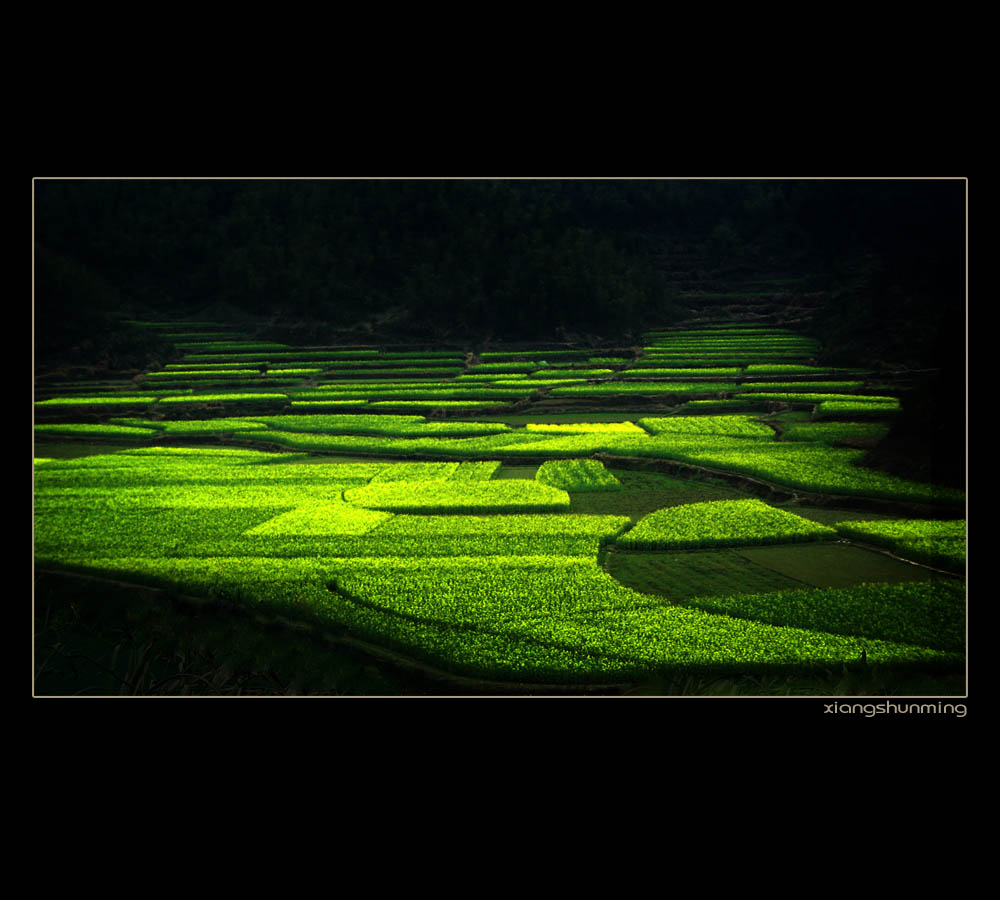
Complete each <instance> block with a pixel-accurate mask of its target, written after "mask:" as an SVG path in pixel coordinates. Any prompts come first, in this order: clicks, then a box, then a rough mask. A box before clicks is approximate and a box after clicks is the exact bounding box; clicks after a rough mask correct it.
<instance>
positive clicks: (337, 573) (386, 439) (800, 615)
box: [34, 329, 966, 686]
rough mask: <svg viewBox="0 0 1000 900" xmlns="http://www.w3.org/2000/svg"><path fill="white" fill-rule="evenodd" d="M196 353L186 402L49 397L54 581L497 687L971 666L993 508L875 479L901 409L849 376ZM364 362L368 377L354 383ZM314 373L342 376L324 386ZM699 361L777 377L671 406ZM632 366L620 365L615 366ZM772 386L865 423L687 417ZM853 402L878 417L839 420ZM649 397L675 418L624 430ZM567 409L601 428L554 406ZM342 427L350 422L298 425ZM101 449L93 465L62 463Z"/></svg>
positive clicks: (651, 419) (43, 425)
mask: <svg viewBox="0 0 1000 900" xmlns="http://www.w3.org/2000/svg"><path fill="white" fill-rule="evenodd" d="M202 330H203V331H204V329H202ZM177 333H178V334H181V335H183V331H178V332H177ZM185 344H186V345H187V347H186V349H188V350H189V351H190V352H189V354H188V356H187V357H185V363H184V364H186V365H190V366H192V367H194V366H198V367H199V368H191V369H188V370H183V369H179V368H174V369H170V370H169V371H167V370H164V373H160V374H159V377H154V378H150V379H149V382H148V383H149V384H156V385H164V384H169V385H170V386H171V387H172V388H174V387H176V388H179V389H181V390H183V391H184V392H183V393H171V392H166V393H164V392H162V391H159V390H152V391H136V390H134V389H133V390H131V391H129V392H127V394H126V393H123V395H122V396H121V397H119V398H117V399H116V398H115V397H114V396H113V392H109V393H108V395H107V396H103V395H100V394H99V393H93V394H89V395H85V396H84V397H82V398H81V397H71V396H70V395H69V394H68V393H66V394H63V395H61V396H53V397H45V398H44V399H42V400H39V401H38V404H39V405H38V407H37V409H38V416H39V420H38V421H37V422H36V426H35V438H36V453H35V457H36V458H35V472H34V529H35V530H34V549H35V562H36V566H37V567H40V568H42V569H47V570H59V571H63V572H78V573H86V574H89V575H97V576H100V577H102V578H108V579H114V580H117V581H123V582H128V583H139V584H148V585H156V586H163V587H167V588H170V589H172V590H176V591H178V592H181V593H184V594H190V595H192V596H197V597H200V598H203V599H206V600H209V601H224V602H226V603H236V604H238V605H240V606H242V607H243V608H245V609H247V610H251V611H258V612H261V613H266V614H267V615H272V616H274V615H277V616H281V617H284V618H286V619H288V620H294V621H300V622H303V623H307V624H308V625H309V626H310V627H311V628H314V629H318V630H320V631H323V630H326V631H328V632H330V633H331V634H336V635H338V636H340V637H341V638H343V639H345V640H348V641H350V640H354V641H358V642H362V643H363V644H364V645H366V646H374V647H382V648H385V649H386V650H387V651H391V652H392V653H394V654H398V655H399V656H401V657H404V658H406V659H408V660H411V661H413V662H414V664H417V665H421V666H426V667H429V668H433V669H434V670H435V671H440V672H444V673H451V674H453V675H455V676H461V677H465V678H472V679H480V680H483V681H486V682H498V683H499V682H506V683H514V684H523V685H557V686H558V685H563V686H569V685H619V684H622V683H634V682H639V681H643V680H648V679H651V678H657V677H664V676H677V675H681V674H683V675H691V674H697V675H701V676H705V677H711V676H718V675H746V674H757V675H770V674H774V673H810V672H825V671H830V670H831V669H834V670H836V669H837V668H838V667H845V666H852V665H855V664H856V663H857V662H858V660H859V659H862V658H863V659H864V660H865V661H866V664H867V665H876V666H880V667H884V668H886V669H890V670H891V669H898V670H900V671H920V672H945V673H948V672H955V671H960V670H961V669H962V667H963V666H964V660H965V655H964V649H965V643H964V639H965V617H966V601H965V588H964V578H963V575H964V563H965V554H964V548H965V525H964V520H963V508H964V494H963V493H962V492H961V491H956V490H954V489H945V488H941V487H937V486H933V485H928V484H920V483H914V482H910V481H907V480H905V479H901V478H897V477H894V476H890V475H887V474H885V473H882V472H879V471H876V470H874V469H868V468H863V467H861V466H859V465H858V462H859V460H860V458H861V456H862V455H863V451H861V450H858V449H856V448H854V447H853V446H851V445H850V441H851V440H852V439H854V440H864V439H867V440H872V439H875V438H877V437H879V436H880V435H882V434H884V432H885V429H886V427H887V423H888V421H890V416H889V413H888V410H887V408H891V407H892V401H893V398H891V397H890V398H888V399H887V400H881V401H880V400H875V399H874V396H876V395H872V396H865V395H864V393H863V392H864V391H865V390H866V385H865V382H864V381H859V380H857V375H856V374H853V373H851V374H849V375H848V373H845V375H844V377H843V378H841V379H840V380H839V381H837V380H833V381H827V380H826V379H828V378H835V376H836V375H837V374H838V373H837V372H836V371H835V370H831V369H821V368H818V367H815V366H810V365H808V364H806V363H804V362H799V360H803V359H808V357H809V355H810V353H811V352H813V350H814V347H813V345H812V344H810V343H809V342H808V341H805V340H803V339H801V338H798V337H797V336H794V335H790V334H783V333H779V330H774V333H771V334H768V333H767V332H766V331H764V332H752V331H750V330H745V331H741V330H738V329H737V330H734V331H732V332H727V331H724V330H721V329H720V330H716V331H715V332H713V333H711V334H702V335H698V334H691V333H688V334H682V333H677V335H676V336H675V337H671V336H670V334H668V333H663V334H651V335H650V336H649V338H648V344H647V346H646V351H645V352H644V354H643V356H642V357H641V358H640V359H639V360H636V361H635V362H636V363H638V362H641V361H642V360H645V361H646V362H650V361H656V363H657V365H656V366H655V367H653V368H647V369H645V370H644V369H643V368H642V367H641V366H639V365H634V366H632V367H631V368H625V369H623V368H621V366H628V365H629V364H630V363H631V362H632V361H630V360H628V359H626V358H624V357H613V356H601V355H600V354H597V353H594V354H591V355H589V356H588V355H587V354H586V353H583V354H582V355H573V354H571V353H570V354H567V355H566V356H565V357H561V356H559V355H558V351H557V350H556V349H555V348H554V349H553V351H552V352H547V353H544V355H543V352H542V351H539V352H538V353H536V354H534V356H533V357H532V358H529V356H530V355H529V354H520V355H519V354H517V353H516V352H513V353H511V354H509V355H510V357H511V358H510V359H506V356H507V355H508V354H499V353H498V354H496V355H494V356H487V355H486V354H483V355H482V356H481V357H478V358H471V357H467V356H466V355H465V354H462V353H457V352H455V351H441V353H440V354H437V355H435V354H434V352H433V351H431V350H428V349H421V350H414V351H413V352H412V353H410V354H406V355H404V354H403V353H396V354H391V353H386V352H383V353H378V352H377V351H365V350H357V349H355V350H350V349H345V350H342V351H341V352H340V355H338V354H337V352H336V351H335V350H333V349H329V348H328V349H327V350H326V351H325V352H326V354H327V355H326V357H323V356H322V355H321V352H320V351H318V350H317V351H308V350H302V351H298V352H296V351H295V349H294V348H286V347H284V346H282V345H274V344H270V343H267V342H257V343H253V342H244V343H238V342H236V343H234V342H226V341H218V342H212V341H188V342H185V341H183V340H181V341H180V343H179V344H178V346H179V347H182V348H183V347H184V345H185ZM348 353H357V354H359V355H358V356H357V357H354V359H355V360H363V361H364V362H365V363H366V364H368V365H366V366H365V367H363V369H362V367H357V366H356V367H355V371H354V378H352V379H350V380H343V379H341V378H340V375H339V374H338V371H337V369H339V368H340V367H341V366H345V365H347V366H349V365H350V364H351V363H350V360H351V359H352V357H350V356H345V355H343V354H348ZM445 353H451V354H452V356H451V357H448V356H445V355H443V354H445ZM279 354H288V355H287V356H281V355H279ZM310 354H312V355H313V358H315V359H320V362H319V363H317V364H316V365H315V366H314V365H312V363H310V364H309V367H308V369H306V368H305V367H304V366H303V367H302V368H301V369H300V368H299V365H300V363H302V362H304V361H305V360H306V359H308V358H309V356H310ZM672 354H680V355H683V357H684V358H685V359H690V358H692V357H696V358H698V359H700V360H701V361H703V362H706V363H710V362H712V361H713V360H714V359H717V358H719V354H728V355H729V356H730V357H733V358H737V359H740V360H744V359H746V360H751V361H752V360H753V359H760V360H762V362H759V363H757V364H755V365H754V364H753V363H752V362H746V363H744V364H742V365H738V366H727V367H725V368H722V367H718V366H712V365H706V366H705V368H704V371H705V372H706V373H711V375H712V376H716V377H719V376H721V377H722V378H720V379H719V380H716V381H714V382H707V381H684V380H676V381H669V380H667V379H669V378H670V377H676V378H678V379H690V378H691V377H692V369H691V368H690V367H688V366H677V367H674V368H675V369H676V375H671V374H670V370H671V368H672V362H671V360H672V359H673V358H674V357H673V355H672ZM500 357H503V359H501V358H500ZM609 359H611V360H615V361H616V362H617V361H618V360H620V361H621V366H618V367H616V368H605V367H601V368H597V367H595V365H593V363H594V362H596V361H598V360H609ZM279 360H280V365H278V364H277V363H278V361H279ZM324 360H325V361H324ZM345 360H346V361H347V362H345ZM588 360H589V362H588ZM241 361H243V362H244V363H246V364H248V367H247V368H245V369H243V370H241V371H236V369H237V367H238V364H239V363H240V362H241ZM442 361H444V362H446V363H447V365H448V366H449V367H450V368H448V369H447V371H446V372H443V371H442V365H441V364H442ZM772 361H773V362H772ZM269 364H273V365H274V368H271V365H269ZM177 365H180V364H177ZM227 365H230V366H232V367H233V369H234V371H227V369H226V368H225V367H226V366H227ZM257 366H259V369H267V370H268V371H259V370H258V371H257V372H256V374H255V373H254V367H257ZM553 366H558V368H553ZM574 366H575V368H574ZM211 367H217V368H211ZM751 369H752V371H751ZM362 370H363V371H365V372H370V373H372V375H373V378H372V379H371V380H364V379H361V378H359V377H358V373H359V372H361V371H362ZM644 371H645V372H646V373H647V374H646V375H643V372H644ZM623 372H625V373H627V376H626V377H627V380H621V379H619V375H620V374H621V373H623ZM768 372H773V373H774V375H775V376H776V377H777V378H788V377H789V376H790V375H801V376H803V377H807V378H809V379H810V380H808V381H801V382H790V381H777V380H776V381H775V382H773V383H772V385H771V387H773V389H774V392H773V393H774V394H775V395H778V394H782V395H784V396H785V397H795V398H811V399H810V400H794V399H790V400H789V401H788V403H787V408H797V407H799V406H801V404H802V403H809V402H812V403H813V404H815V406H816V407H817V408H819V407H822V408H824V409H827V410H829V409H831V407H830V405H829V404H831V403H836V402H841V403H842V404H843V406H844V407H846V409H840V408H836V409H835V411H836V412H838V413H840V414H841V415H839V416H838V420H837V421H836V422H824V423H819V422H817V423H816V424H812V423H806V422H798V423H797V424H791V425H789V424H788V423H787V422H783V421H782V420H781V418H780V413H775V412H774V411H773V410H768V409H767V408H765V405H763V403H762V405H761V406H760V407H759V408H758V409H756V410H754V411H749V412H748V411H739V412H719V411H717V410H708V411H702V410H703V408H700V407H698V406H695V405H694V404H691V403H689V402H688V400H686V399H685V397H690V398H701V397H703V396H704V395H705V394H706V393H707V394H708V396H710V397H715V398H716V400H717V401H718V402H727V401H728V400H730V399H734V398H735V397H738V396H740V395H742V394H750V395H754V394H764V395H767V394H769V393H770V392H768V391H767V390H766V389H767V387H768V383H767V382H763V381H761V379H762V377H766V375H767V373H768ZM392 373H395V377H394V376H393V374H392ZM665 373H666V374H665ZM151 374H155V373H151ZM421 374H423V375H426V376H427V377H428V378H429V379H436V380H428V381H426V382H421V381H414V380H412V379H413V378H414V376H419V375H421ZM512 375H522V376H525V377H523V378H522V379H520V382H522V386H521V387H516V385H517V384H518V382H519V379H517V378H512V377H511V376H512ZM470 376H475V377H470ZM566 377H569V378H571V379H572V378H576V379H577V383H575V384H572V385H567V382H566ZM734 377H735V378H737V379H738V380H737V381H733V380H732V379H734ZM817 377H822V378H823V379H824V380H823V381H822V382H820V381H818V380H817ZM848 377H850V378H853V379H854V380H853V381H852V380H848ZM228 378H232V384H231V385H227V384H226V383H225V382H226V379H228ZM302 378H304V379H306V380H307V381H308V383H306V381H299V380H298V379H302ZM645 378H648V381H645V380H643V379H645ZM286 379H287V380H288V381H289V382H290V386H284V385H279V386H277V387H275V386H273V385H271V384H269V383H268V382H269V381H271V380H274V381H280V382H284V381H285V380H286ZM722 379H724V380H722ZM187 380H190V381H191V384H188V383H186V382H187ZM257 381H260V382H261V384H262V385H266V387H261V388H259V389H258V388H257V387H252V388H251V387H249V386H248V385H251V384H254V382H257ZM706 385H709V387H708V388H707V389H706ZM841 394H843V395H844V396H849V397H857V401H856V403H855V404H854V406H853V407H852V406H851V403H848V402H846V401H830V400H828V399H827V398H828V397H830V396H839V395H841ZM637 395H638V396H640V397H641V398H642V399H643V401H644V402H647V403H654V404H655V403H660V402H661V399H662V398H663V397H667V398H668V399H667V400H666V401H664V403H663V405H661V406H660V407H658V408H657V407H656V406H654V407H652V408H651V411H649V412H648V413H643V412H642V411H637V412H635V413H634V414H626V413H613V412H609V410H608V409H607V407H606V406H605V405H603V404H605V403H606V398H607V397H609V396H611V397H615V396H620V397H621V403H622V404H623V408H625V409H627V408H628V406H627V404H628V403H629V402H630V400H629V398H631V397H634V396H637ZM559 398H567V400H569V401H570V402H572V403H580V402H586V401H587V399H588V398H592V399H593V400H594V401H595V402H599V403H600V404H602V405H601V406H600V407H599V408H595V411H593V412H592V413H591V415H590V416H589V417H588V415H587V411H586V410H585V409H583V410H580V409H578V408H577V411H575V412H569V411H567V410H562V411H554V412H551V413H549V414H546V413H545V412H542V411H539V410H538V409H535V408H534V407H536V406H537V405H538V404H540V403H554V402H556V401H557V400H558V399H559ZM581 398H582V400H581ZM328 402H329V403H336V404H351V405H350V406H346V407H344V408H338V409H336V411H331V412H326V411H316V408H315V407H310V406H296V405H295V404H322V403H328ZM106 405H110V407H109V409H108V411H106V412H104V413H99V412H95V413H88V414H92V415H99V416H101V420H100V421H99V422H95V421H92V420H90V421H79V420H78V419H77V420H74V415H75V413H74V412H73V411H74V410H77V409H81V408H82V409H87V410H88V411H89V410H97V409H99V408H101V407H103V406H106ZM117 405H122V406H127V407H129V409H128V410H127V413H128V414H127V415H123V414H122V413H119V412H117V411H116V410H115V406H117ZM407 407H409V408H407ZM318 408H319V409H320V410H322V409H323V407H318ZM549 408H550V409H551V408H552V407H549ZM851 409H855V410H858V415H857V421H855V422H852V420H851V418H850V414H851ZM60 410H63V411H64V414H63V415H62V417H61V418H60V416H59V411H60ZM469 413H472V415H471V416H470V415H468V414H469ZM880 414H881V418H880ZM822 417H823V416H822V415H817V416H815V418H816V419H820V418H822ZM873 419H875V420H877V421H873ZM81 442H85V445H86V447H87V448H88V450H87V453H86V455H82V454H79V453H73V454H68V453H62V452H60V448H61V447H62V448H65V447H70V446H75V445H78V444H80V443H81ZM100 442H104V444H103V446H102V445H101V443H100ZM95 449H96V451H97V452H94V451H95ZM667 468H669V469H670V470H671V471H670V474H668V473H667V472H666V471H665V470H666V469H667ZM761 488H763V489H764V491H763V493H761ZM861 502H863V503H865V504H869V505H868V506H865V507H864V510H865V511H864V512H862V511H861V508H857V509H856V508H854V507H852V503H855V504H857V503H861ZM872 503H874V504H876V510H877V504H878V503H883V504H885V512H883V513H879V512H878V511H875V512H870V510H871V509H872V507H871V506H870V504H872ZM811 504H812V505H811ZM900 510H903V511H904V513H902V514H901V512H900Z"/></svg>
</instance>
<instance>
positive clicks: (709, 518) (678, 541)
mask: <svg viewBox="0 0 1000 900" xmlns="http://www.w3.org/2000/svg"><path fill="white" fill-rule="evenodd" d="M836 534H837V532H836V531H835V530H834V529H833V528H829V527H827V526H825V525H820V524H818V523H816V522H812V521H810V520H809V519H804V518H802V517H801V516H797V515H795V514H794V513H790V512H787V511H786V510H781V509H776V508H774V507H773V506H769V505H768V504H766V503H764V502H763V501H761V500H719V501H713V502H709V503H690V504H686V505H684V506H674V507H668V508H666V509H660V510H657V511H656V512H653V513H650V514H649V515H647V516H645V517H644V518H642V519H640V520H639V522H638V523H637V524H636V526H635V528H633V529H632V530H631V531H629V532H627V533H626V534H624V535H622V536H621V537H620V538H618V541H617V544H618V546H619V547H621V548H623V549H626V550H678V549H692V548H700V547H734V546H747V545H754V544H777V543H788V542H791V541H811V540H819V539H821V538H829V537H835V536H836Z"/></svg>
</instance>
